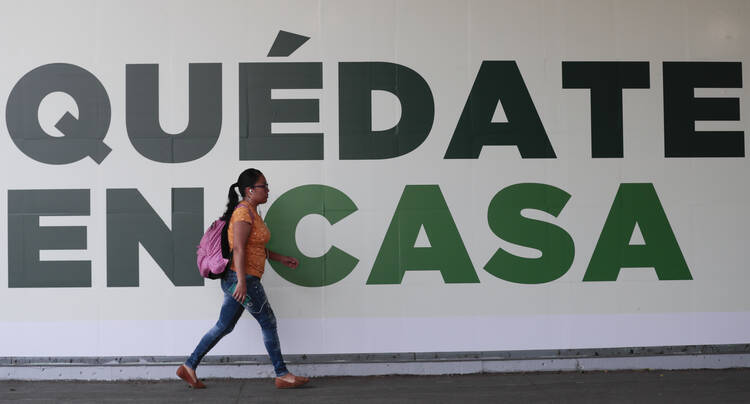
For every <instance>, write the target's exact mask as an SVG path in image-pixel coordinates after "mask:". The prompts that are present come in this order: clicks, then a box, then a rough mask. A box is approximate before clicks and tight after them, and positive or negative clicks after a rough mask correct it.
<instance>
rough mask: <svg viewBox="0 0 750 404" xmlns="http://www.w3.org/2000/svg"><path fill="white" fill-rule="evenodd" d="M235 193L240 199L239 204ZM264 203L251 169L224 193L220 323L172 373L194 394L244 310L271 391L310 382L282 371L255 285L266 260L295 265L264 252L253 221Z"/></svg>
mask: <svg viewBox="0 0 750 404" xmlns="http://www.w3.org/2000/svg"><path fill="white" fill-rule="evenodd" d="M235 189H236V191H235ZM237 192H239V194H240V196H242V200H241V201H240V200H239V196H238V194H237ZM267 200H268V182H266V177H265V176H263V174H262V173H261V172H260V171H258V170H256V169H254V168H250V169H247V170H245V171H243V172H242V174H240V176H239V178H238V179H237V182H236V183H234V184H232V185H231V186H230V187H229V202H228V203H227V210H226V211H225V212H224V215H223V216H222V219H223V220H225V221H228V222H229V228H228V230H227V234H228V238H229V247H230V249H231V250H232V260H231V266H230V268H229V269H231V270H227V271H224V275H223V276H222V278H221V288H222V290H223V291H224V303H223V304H222V306H221V312H220V313H219V321H217V322H216V325H214V326H213V328H211V329H210V330H208V332H207V333H206V335H204V336H203V338H202V339H201V340H200V342H199V343H198V346H197V347H195V350H194V351H193V353H192V354H191V355H190V357H189V358H188V360H187V361H186V362H185V363H184V364H183V365H181V366H180V367H179V368H178V369H177V376H179V377H180V378H181V379H183V380H185V381H186V382H188V384H190V386H192V387H193V388H197V389H202V388H205V387H206V386H205V385H204V384H203V383H202V382H201V381H200V380H198V377H197V376H196V374H195V369H196V368H197V367H198V364H199V363H200V361H201V359H203V357H204V356H205V355H206V353H208V351H209V350H210V349H211V348H213V347H214V345H216V343H217V342H219V340H220V339H221V338H222V337H224V336H225V335H227V334H229V333H230V332H231V331H232V329H234V326H235V324H237V320H239V318H240V316H241V315H242V312H243V311H244V310H245V309H247V311H249V312H250V314H252V315H253V317H255V319H256V320H258V323H259V324H260V327H261V330H262V331H263V343H264V344H265V346H266V350H267V351H268V356H269V357H270V358H271V362H272V363H273V368H274V371H275V372H276V380H275V383H276V387H278V388H290V387H299V386H302V385H304V384H305V383H307V382H308V381H309V380H310V379H309V378H307V377H300V376H295V375H293V374H292V373H290V372H289V371H288V370H287V368H286V364H285V363H284V358H283V357H282V356H281V347H280V345H279V336H278V334H277V332H276V317H275V316H274V314H273V310H271V305H270V304H269V303H268V299H267V298H266V292H265V291H264V290H263V285H261V283H260V278H261V277H262V276H263V270H264V268H265V262H266V258H268V259H271V260H274V261H279V262H281V263H282V264H284V265H286V266H287V267H289V268H297V265H299V262H298V261H297V260H296V259H295V258H292V257H287V256H285V255H281V254H277V253H275V252H273V251H271V250H269V249H267V248H266V243H268V240H269V239H270V238H271V233H270V231H269V230H268V227H266V224H265V223H264V222H263V219H261V217H260V215H258V210H257V206H258V205H260V204H263V203H266V201H267Z"/></svg>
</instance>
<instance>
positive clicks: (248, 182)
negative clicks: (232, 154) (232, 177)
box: [221, 168, 263, 222]
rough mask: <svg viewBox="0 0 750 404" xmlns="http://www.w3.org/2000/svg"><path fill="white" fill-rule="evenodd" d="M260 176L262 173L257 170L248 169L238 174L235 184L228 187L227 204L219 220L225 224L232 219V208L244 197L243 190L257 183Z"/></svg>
mask: <svg viewBox="0 0 750 404" xmlns="http://www.w3.org/2000/svg"><path fill="white" fill-rule="evenodd" d="M261 175H263V173H262V172H260V171H259V170H256V169H254V168H248V169H247V170H245V171H243V172H242V174H240V176H239V178H237V182H235V183H234V184H232V185H230V186H229V202H227V210H226V211H225V212H224V214H223V215H221V220H224V221H225V222H228V221H229V219H230V218H231V217H232V212H234V208H236V207H237V204H238V203H240V197H243V198H244V197H245V195H244V194H243V193H244V192H245V189H246V188H247V187H251V186H253V185H255V182H256V181H258V178H260V176H261ZM235 188H237V191H239V195H238V193H237V191H235V190H234V189H235Z"/></svg>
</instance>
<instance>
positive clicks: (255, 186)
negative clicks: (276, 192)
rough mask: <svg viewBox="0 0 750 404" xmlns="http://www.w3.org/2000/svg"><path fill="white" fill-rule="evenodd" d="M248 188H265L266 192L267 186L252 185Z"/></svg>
mask: <svg viewBox="0 0 750 404" xmlns="http://www.w3.org/2000/svg"><path fill="white" fill-rule="evenodd" d="M250 188H265V189H266V191H268V184H261V185H252V186H250Z"/></svg>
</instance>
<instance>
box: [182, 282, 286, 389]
mask: <svg viewBox="0 0 750 404" xmlns="http://www.w3.org/2000/svg"><path fill="white" fill-rule="evenodd" d="M245 279H247V295H248V296H249V297H250V304H249V305H247V306H246V307H244V306H242V305H241V304H240V303H238V302H237V301H236V300H234V298H233V297H232V294H231V293H230V292H229V289H230V288H231V287H232V285H234V284H236V283H237V274H236V273H235V272H234V271H231V270H226V272H225V274H224V276H223V277H222V278H221V289H222V290H223V291H224V303H223V304H222V305H221V312H220V313H219V321H217V322H216V325H214V326H213V328H211V329H210V330H208V332H207V333H206V335H204V336H203V338H201V341H200V342H199V343H198V346H197V347H195V350H194V351H193V353H192V354H191V355H190V357H189V358H188V360H187V361H186V362H185V365H187V366H189V367H190V368H191V369H195V368H197V367H198V364H200V362H201V360H202V359H203V357H204V356H205V355H206V353H208V351H210V350H211V348H213V347H214V345H216V343H217V342H219V340H220V339H221V338H222V337H224V336H225V335H227V334H229V333H230V332H232V330H233V329H234V326H235V324H237V320H239V319H240V316H242V312H243V310H244V309H247V311H249V312H250V314H252V315H253V317H255V319H256V320H258V323H259V324H260V328H261V330H262V331H263V343H264V344H265V345H266V351H268V356H269V357H270V358H271V363H273V369H274V371H275V372H276V376H283V375H285V374H287V373H289V371H288V370H287V369H286V364H285V363H284V358H283V357H282V356H281V346H280V344H279V335H278V333H277V332H276V316H274V314H273V310H271V305H270V304H269V303H268V298H266V291H265V290H263V285H261V284H260V279H258V277H256V276H247V277H246V278H245Z"/></svg>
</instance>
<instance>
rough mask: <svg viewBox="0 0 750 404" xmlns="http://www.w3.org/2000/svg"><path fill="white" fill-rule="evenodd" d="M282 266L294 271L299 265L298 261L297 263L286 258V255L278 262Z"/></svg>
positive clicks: (291, 258) (294, 259)
mask: <svg viewBox="0 0 750 404" xmlns="http://www.w3.org/2000/svg"><path fill="white" fill-rule="evenodd" d="M279 261H281V263H282V264H284V265H286V266H288V267H289V268H292V269H295V268H297V266H298V265H299V261H297V259H296V258H294V257H287V256H286V255H285V256H283V257H281V259H280V260H279Z"/></svg>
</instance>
